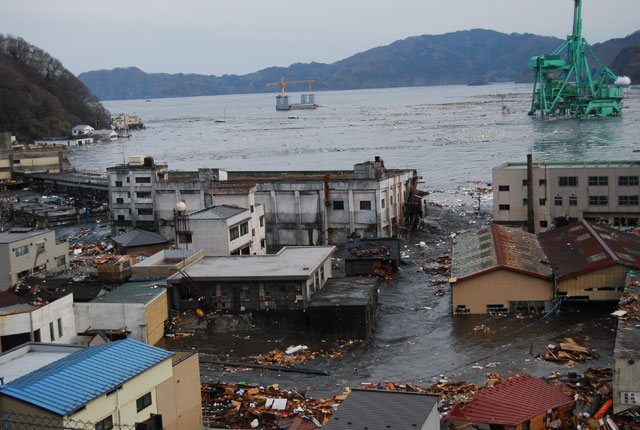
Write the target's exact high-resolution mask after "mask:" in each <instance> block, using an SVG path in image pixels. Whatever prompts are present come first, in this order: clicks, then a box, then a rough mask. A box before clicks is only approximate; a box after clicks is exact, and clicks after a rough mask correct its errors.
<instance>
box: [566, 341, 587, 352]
mask: <svg viewBox="0 0 640 430" xmlns="http://www.w3.org/2000/svg"><path fill="white" fill-rule="evenodd" d="M560 348H561V349H564V350H565V351H573V352H582V353H584V354H588V353H589V350H588V349H587V348H585V347H584V346H580V345H577V344H574V343H564V342H563V343H560Z"/></svg>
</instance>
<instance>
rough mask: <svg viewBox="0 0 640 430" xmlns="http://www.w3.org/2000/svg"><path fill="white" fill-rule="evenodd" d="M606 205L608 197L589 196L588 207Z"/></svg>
mask: <svg viewBox="0 0 640 430" xmlns="http://www.w3.org/2000/svg"><path fill="white" fill-rule="evenodd" d="M608 204H609V197H608V196H589V206H607V205H608Z"/></svg>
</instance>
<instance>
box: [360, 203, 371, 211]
mask: <svg viewBox="0 0 640 430" xmlns="http://www.w3.org/2000/svg"><path fill="white" fill-rule="evenodd" d="M360 210H361V211H370V210H371V200H360Z"/></svg>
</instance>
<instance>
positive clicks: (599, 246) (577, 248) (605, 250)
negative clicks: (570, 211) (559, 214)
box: [539, 221, 640, 279]
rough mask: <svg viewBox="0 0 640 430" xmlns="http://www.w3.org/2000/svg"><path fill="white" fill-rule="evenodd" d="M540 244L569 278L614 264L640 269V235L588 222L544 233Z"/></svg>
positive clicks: (561, 275) (551, 260)
mask: <svg viewBox="0 0 640 430" xmlns="http://www.w3.org/2000/svg"><path fill="white" fill-rule="evenodd" d="M539 240H540V244H541V245H542V248H543V250H544V252H545V254H546V255H547V258H548V259H549V261H550V262H551V263H553V265H554V266H555V267H556V274H557V275H558V279H566V278H570V277H574V276H577V275H581V274H583V273H588V272H592V271H594V270H599V269H602V268H604V267H608V266H611V265H614V264H622V265H625V266H629V267H634V268H636V269H640V237H639V236H636V235H634V234H631V233H626V232H623V231H620V230H616V229H614V228H611V227H607V226H604V225H601V224H594V223H590V222H588V221H578V222H575V223H573V224H569V225H567V226H564V227H560V228H557V229H554V230H549V231H547V232H544V233H541V234H540V235H539Z"/></svg>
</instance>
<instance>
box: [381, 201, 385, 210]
mask: <svg viewBox="0 0 640 430" xmlns="http://www.w3.org/2000/svg"><path fill="white" fill-rule="evenodd" d="M381 203H382V209H384V208H385V205H384V199H382V201H381Z"/></svg>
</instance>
